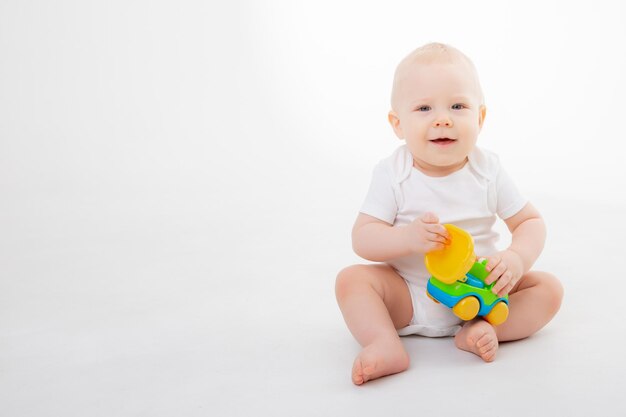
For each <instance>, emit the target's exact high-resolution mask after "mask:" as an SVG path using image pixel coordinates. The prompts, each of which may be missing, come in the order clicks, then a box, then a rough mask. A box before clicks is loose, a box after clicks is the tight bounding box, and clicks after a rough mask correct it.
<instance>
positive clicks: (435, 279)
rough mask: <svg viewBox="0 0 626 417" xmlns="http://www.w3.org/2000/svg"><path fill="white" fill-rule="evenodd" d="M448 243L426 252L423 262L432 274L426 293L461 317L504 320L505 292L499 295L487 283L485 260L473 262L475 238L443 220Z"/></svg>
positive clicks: (506, 298) (494, 321)
mask: <svg viewBox="0 0 626 417" xmlns="http://www.w3.org/2000/svg"><path fill="white" fill-rule="evenodd" d="M444 227H445V228H446V230H447V231H448V234H449V236H450V244H448V245H446V247H445V248H444V249H442V250H438V251H433V252H429V253H427V254H426V257H425V264H426V268H427V269H428V271H429V272H430V273H431V274H432V276H431V278H430V279H429V280H428V286H427V287H426V289H427V294H428V296H429V297H430V298H431V299H432V300H433V301H435V302H438V303H441V304H443V305H445V306H447V307H449V308H451V309H452V311H453V312H454V314H455V315H456V316H458V317H459V318H461V319H462V320H472V319H473V318H474V317H476V316H482V317H484V318H485V320H487V321H488V322H489V323H491V324H493V325H494V326H496V325H498V324H501V323H504V322H505V321H506V319H507V317H508V315H509V307H508V303H509V298H508V296H504V297H498V296H497V295H496V294H494V293H493V292H492V291H491V289H492V288H493V286H494V285H495V282H492V283H491V284H489V285H487V284H485V278H486V277H487V276H488V275H489V272H488V271H487V270H486V268H485V267H486V265H487V260H486V259H485V260H483V261H480V262H476V255H475V254H474V240H473V239H472V236H471V235H470V234H469V233H467V232H466V231H465V230H463V229H461V228H459V227H457V226H454V225H452V224H444Z"/></svg>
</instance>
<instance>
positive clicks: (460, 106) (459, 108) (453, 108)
mask: <svg viewBox="0 0 626 417" xmlns="http://www.w3.org/2000/svg"><path fill="white" fill-rule="evenodd" d="M464 108H465V104H462V103H456V104H453V105H452V110H461V109H464Z"/></svg>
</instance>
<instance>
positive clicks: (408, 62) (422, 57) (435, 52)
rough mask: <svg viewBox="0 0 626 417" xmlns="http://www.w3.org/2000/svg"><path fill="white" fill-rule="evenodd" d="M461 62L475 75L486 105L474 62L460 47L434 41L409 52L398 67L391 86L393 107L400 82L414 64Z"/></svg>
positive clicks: (482, 100)
mask: <svg viewBox="0 0 626 417" xmlns="http://www.w3.org/2000/svg"><path fill="white" fill-rule="evenodd" d="M435 63H436V64H461V65H465V66H466V67H467V69H468V71H470V72H472V73H473V75H474V80H475V82H476V87H477V90H478V94H479V99H480V104H481V105H484V97H483V90H482V88H481V86H480V81H479V80H478V72H477V71H476V67H475V66H474V63H473V62H472V61H471V60H470V59H469V58H468V57H467V56H466V55H465V54H464V53H463V52H461V51H459V50H458V49H456V48H454V47H452V46H450V45H446V44H443V43H438V42H432V43H428V44H426V45H423V46H420V47H419V48H417V49H415V50H414V51H413V52H411V53H410V54H408V55H407V56H406V57H404V59H403V60H402V61H400V63H399V64H398V66H397V67H396V71H395V73H394V77H393V85H392V87H391V107H392V108H393V109H395V108H396V105H397V101H398V98H397V97H398V91H399V90H400V84H401V82H402V81H403V79H404V78H405V77H406V75H407V72H408V71H409V69H410V68H411V66H413V65H416V64H417V65H429V64H435Z"/></svg>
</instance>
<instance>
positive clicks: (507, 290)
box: [498, 281, 515, 297]
mask: <svg viewBox="0 0 626 417" xmlns="http://www.w3.org/2000/svg"><path fill="white" fill-rule="evenodd" d="M514 286H515V284H513V281H511V282H509V283H508V284H507V285H506V287H504V288H503V289H502V291H500V292H498V297H504V296H505V295H507V294H508V293H510V292H511V290H512V289H513V287H514Z"/></svg>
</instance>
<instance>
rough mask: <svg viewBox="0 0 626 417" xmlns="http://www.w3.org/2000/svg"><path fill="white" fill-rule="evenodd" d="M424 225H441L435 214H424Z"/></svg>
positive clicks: (422, 218)
mask: <svg viewBox="0 0 626 417" xmlns="http://www.w3.org/2000/svg"><path fill="white" fill-rule="evenodd" d="M420 219H421V220H422V221H423V222H424V223H429V224H432V223H439V218H438V217H437V216H435V214H434V213H431V212H428V213H424V215H423V216H422V217H421V218H420Z"/></svg>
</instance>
